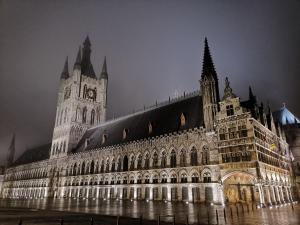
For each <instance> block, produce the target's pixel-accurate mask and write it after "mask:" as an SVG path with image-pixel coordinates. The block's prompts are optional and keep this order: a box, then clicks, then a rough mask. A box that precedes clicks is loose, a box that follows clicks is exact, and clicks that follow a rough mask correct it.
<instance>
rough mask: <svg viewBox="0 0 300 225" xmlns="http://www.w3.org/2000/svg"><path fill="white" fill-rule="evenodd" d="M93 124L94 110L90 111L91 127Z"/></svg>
mask: <svg viewBox="0 0 300 225" xmlns="http://www.w3.org/2000/svg"><path fill="white" fill-rule="evenodd" d="M94 122H95V110H94V109H92V111H91V125H94Z"/></svg>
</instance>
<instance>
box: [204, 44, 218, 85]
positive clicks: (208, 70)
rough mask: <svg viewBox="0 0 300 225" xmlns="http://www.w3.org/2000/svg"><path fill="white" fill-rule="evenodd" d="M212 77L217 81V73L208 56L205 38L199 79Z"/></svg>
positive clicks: (208, 51)
mask: <svg viewBox="0 0 300 225" xmlns="http://www.w3.org/2000/svg"><path fill="white" fill-rule="evenodd" d="M208 76H212V77H213V78H214V79H215V80H217V79H218V78H217V73H216V70H215V66H214V63H213V60H212V57H211V54H210V50H209V47H208V41H207V38H205V40H204V55H203V65H202V75H201V78H202V79H203V78H204V77H208Z"/></svg>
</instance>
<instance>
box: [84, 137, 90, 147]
mask: <svg viewBox="0 0 300 225" xmlns="http://www.w3.org/2000/svg"><path fill="white" fill-rule="evenodd" d="M89 144H90V139H89V138H86V139H85V147H87V146H88V145H89Z"/></svg>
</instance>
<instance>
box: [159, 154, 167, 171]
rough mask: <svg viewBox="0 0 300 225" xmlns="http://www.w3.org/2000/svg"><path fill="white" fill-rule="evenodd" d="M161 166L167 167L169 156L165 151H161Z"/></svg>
mask: <svg viewBox="0 0 300 225" xmlns="http://www.w3.org/2000/svg"><path fill="white" fill-rule="evenodd" d="M160 166H161V167H162V168H166V166H167V157H166V153H165V152H164V151H163V152H162V153H161V163H160Z"/></svg>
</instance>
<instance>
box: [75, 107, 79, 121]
mask: <svg viewBox="0 0 300 225" xmlns="http://www.w3.org/2000/svg"><path fill="white" fill-rule="evenodd" d="M75 120H76V121H80V108H79V106H78V107H77V109H76V118H75Z"/></svg>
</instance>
